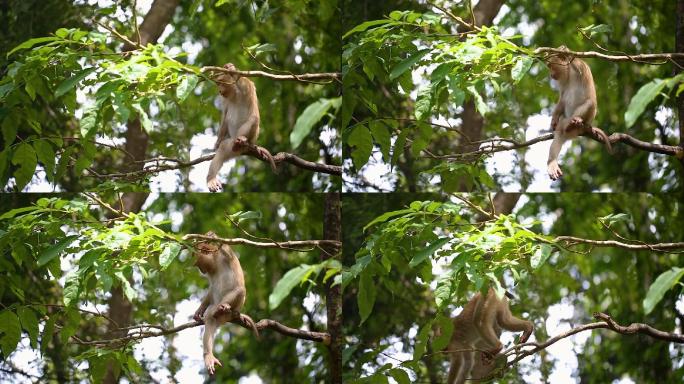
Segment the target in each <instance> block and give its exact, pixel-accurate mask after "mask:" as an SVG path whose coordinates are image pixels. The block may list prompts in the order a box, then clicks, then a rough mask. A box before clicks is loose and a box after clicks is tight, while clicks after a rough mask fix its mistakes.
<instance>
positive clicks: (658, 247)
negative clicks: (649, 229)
mask: <svg viewBox="0 0 684 384" xmlns="http://www.w3.org/2000/svg"><path fill="white" fill-rule="evenodd" d="M553 241H554V242H564V243H566V246H567V247H572V246H573V245H577V244H588V245H592V246H596V247H617V248H624V249H633V250H650V251H675V250H681V249H684V242H675V243H655V244H643V243H640V244H629V243H623V242H620V241H616V240H591V239H582V238H580V237H575V236H557V237H556V238H555V239H554V240H553Z"/></svg>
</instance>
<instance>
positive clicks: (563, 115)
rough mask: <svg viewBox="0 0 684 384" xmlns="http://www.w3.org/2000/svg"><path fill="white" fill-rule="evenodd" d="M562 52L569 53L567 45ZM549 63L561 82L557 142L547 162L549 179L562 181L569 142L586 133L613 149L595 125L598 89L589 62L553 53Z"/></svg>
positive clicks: (555, 114) (554, 122)
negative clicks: (562, 156)
mask: <svg viewBox="0 0 684 384" xmlns="http://www.w3.org/2000/svg"><path fill="white" fill-rule="evenodd" d="M558 49H559V50H562V51H568V49H567V48H566V47H565V46H560V47H559V48H558ZM545 61H546V65H547V66H548V67H549V71H550V72H551V73H550V76H551V78H552V79H554V80H556V81H557V82H558V93H559V95H560V98H559V100H558V104H556V107H555V108H554V110H553V114H552V117H551V129H553V142H551V149H550V150H549V159H548V161H547V167H548V173H549V177H550V178H551V180H558V179H559V178H560V177H561V176H563V171H561V169H560V166H559V165H558V154H559V153H560V151H561V148H562V147H563V144H564V143H565V142H566V141H568V140H570V139H572V138H575V137H577V136H579V135H580V134H582V133H590V134H592V135H593V136H597V137H599V138H600V139H601V140H603V142H604V143H605V144H606V148H607V150H608V153H612V148H611V145H610V140H609V139H608V135H606V133H605V132H603V130H601V129H599V128H596V127H592V126H591V124H592V122H593V121H594V117H596V88H595V86H594V78H593V77H592V75H591V69H590V68H589V66H588V65H587V63H585V62H584V61H583V60H581V59H579V58H577V57H574V56H573V55H571V54H569V53H556V54H552V55H550V56H549V57H547V58H546V59H545Z"/></svg>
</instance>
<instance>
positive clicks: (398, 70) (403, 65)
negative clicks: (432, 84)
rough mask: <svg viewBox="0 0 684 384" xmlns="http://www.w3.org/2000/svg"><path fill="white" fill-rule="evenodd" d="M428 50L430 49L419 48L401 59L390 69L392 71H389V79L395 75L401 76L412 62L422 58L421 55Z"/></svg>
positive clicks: (392, 78) (414, 62)
mask: <svg viewBox="0 0 684 384" xmlns="http://www.w3.org/2000/svg"><path fill="white" fill-rule="evenodd" d="M430 51H431V49H421V50H420V51H418V52H416V53H414V54H412V55H411V56H409V57H407V58H405V59H404V60H402V61H401V62H400V63H399V64H397V65H396V66H395V67H394V68H393V69H392V72H390V75H389V78H390V80H394V79H396V78H397V77H399V76H401V75H402V74H403V73H404V72H406V71H408V70H409V69H410V68H411V67H412V66H413V65H414V64H416V63H417V62H418V61H420V59H422V58H423V56H425V55H427V54H428V53H429V52H430Z"/></svg>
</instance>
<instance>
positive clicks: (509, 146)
mask: <svg viewBox="0 0 684 384" xmlns="http://www.w3.org/2000/svg"><path fill="white" fill-rule="evenodd" d="M581 136H586V137H589V138H591V139H594V140H596V141H598V142H600V143H603V141H602V140H601V139H600V138H599V137H598V136H595V135H594V134H593V132H592V133H584V134H582V135H581ZM552 139H553V133H546V134H544V135H541V136H538V137H535V138H534V139H530V140H527V141H525V142H517V141H515V140H511V139H501V138H494V139H488V140H482V141H479V142H473V143H472V144H480V148H478V149H477V150H475V151H470V152H464V153H456V154H451V155H427V156H426V157H429V158H434V159H443V160H450V159H454V160H455V159H461V158H470V157H473V156H481V155H487V154H491V153H496V152H505V151H510V150H513V149H520V148H525V147H529V146H532V145H533V144H536V143H539V142H542V141H547V140H552ZM608 140H610V143H611V144H615V143H624V144H627V145H629V146H630V147H633V148H637V149H640V150H643V151H648V152H653V153H660V154H663V155H669V156H674V157H676V158H678V159H683V158H684V148H682V147H678V146H676V145H664V144H656V143H648V142H645V141H641V140H639V139H637V138H634V137H632V136H630V135H628V134H626V133H621V132H616V133H613V134H611V135H610V136H608ZM503 143H506V144H503Z"/></svg>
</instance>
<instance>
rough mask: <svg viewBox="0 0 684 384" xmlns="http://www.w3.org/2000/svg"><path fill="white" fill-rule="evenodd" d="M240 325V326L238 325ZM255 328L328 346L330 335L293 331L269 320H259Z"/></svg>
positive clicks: (301, 330)
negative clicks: (267, 329) (270, 330)
mask: <svg viewBox="0 0 684 384" xmlns="http://www.w3.org/2000/svg"><path fill="white" fill-rule="evenodd" d="M240 325H242V324H240ZM242 326H243V327H245V328H247V329H249V326H246V325H242ZM256 327H257V329H258V330H260V331H261V330H262V329H266V328H270V329H272V330H274V331H276V332H278V333H280V334H283V335H285V336H290V337H294V338H297V339H302V340H311V341H316V342H319V343H323V344H325V345H328V344H330V334H329V333H326V332H314V331H307V330H304V329H295V328H290V327H287V326H285V325H283V324H280V323H279V322H277V321H275V320H271V319H262V320H259V321H258V322H257V323H256Z"/></svg>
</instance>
